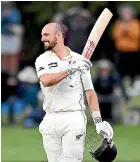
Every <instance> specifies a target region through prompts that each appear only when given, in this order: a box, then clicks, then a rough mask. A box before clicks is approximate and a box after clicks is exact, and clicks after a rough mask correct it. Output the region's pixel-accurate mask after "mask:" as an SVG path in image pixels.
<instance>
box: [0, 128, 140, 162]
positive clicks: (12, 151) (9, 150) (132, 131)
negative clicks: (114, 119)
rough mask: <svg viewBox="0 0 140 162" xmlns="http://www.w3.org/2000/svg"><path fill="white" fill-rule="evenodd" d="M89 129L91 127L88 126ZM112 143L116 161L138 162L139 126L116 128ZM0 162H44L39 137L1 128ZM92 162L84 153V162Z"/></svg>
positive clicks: (30, 132)
mask: <svg viewBox="0 0 140 162" xmlns="http://www.w3.org/2000/svg"><path fill="white" fill-rule="evenodd" d="M89 127H91V126H89ZM114 131H115V135H114V141H115V143H116V145H117V147H118V156H117V160H116V161H127V162H134V161H140V126H131V127H130V126H116V127H115V128H114ZM1 135H2V162H4V161H5V162H8V161H9V162H10V161H13V162H20V161H26V162H29V161H32V162H33V161H36V162H41V161H45V159H46V156H45V153H44V150H43V146H42V139H41V135H40V133H39V132H38V128H36V129H24V128H22V127H17V126H13V127H2V133H1ZM90 161H91V162H92V161H93V160H92V158H91V157H90V155H89V153H88V151H87V150H86V151H85V160H84V162H90Z"/></svg>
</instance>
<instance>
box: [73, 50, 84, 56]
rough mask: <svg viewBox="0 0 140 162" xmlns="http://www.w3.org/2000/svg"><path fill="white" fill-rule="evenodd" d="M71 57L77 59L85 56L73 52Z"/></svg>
mask: <svg viewBox="0 0 140 162" xmlns="http://www.w3.org/2000/svg"><path fill="white" fill-rule="evenodd" d="M71 55H72V56H73V57H75V58H83V56H82V55H81V54H79V53H77V52H75V51H71Z"/></svg>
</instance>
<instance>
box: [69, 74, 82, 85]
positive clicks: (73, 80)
mask: <svg viewBox="0 0 140 162" xmlns="http://www.w3.org/2000/svg"><path fill="white" fill-rule="evenodd" d="M79 75H80V72H79V71H77V72H76V73H75V75H74V76H73V77H72V81H71V83H70V87H74V86H75V83H76V79H77V78H78V76H79Z"/></svg>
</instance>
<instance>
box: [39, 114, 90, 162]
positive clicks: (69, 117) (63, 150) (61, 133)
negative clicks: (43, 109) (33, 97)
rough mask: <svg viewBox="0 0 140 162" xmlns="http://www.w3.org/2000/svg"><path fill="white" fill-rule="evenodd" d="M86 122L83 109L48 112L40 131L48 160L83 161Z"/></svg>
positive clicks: (57, 161)
mask: <svg viewBox="0 0 140 162" xmlns="http://www.w3.org/2000/svg"><path fill="white" fill-rule="evenodd" d="M86 124H87V119H86V116H85V113H84V112H83V111H74V112H58V113H50V114H46V115H45V117H44V119H43V121H42V122H41V123H40V126H39V131H40V133H41V134H42V138H43V146H44V149H45V152H46V154H47V159H48V162H82V160H83V154H84V145H85V136H86Z"/></svg>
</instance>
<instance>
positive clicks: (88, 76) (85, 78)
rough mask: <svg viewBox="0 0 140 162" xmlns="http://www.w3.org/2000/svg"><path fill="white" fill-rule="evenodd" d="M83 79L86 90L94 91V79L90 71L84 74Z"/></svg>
mask: <svg viewBox="0 0 140 162" xmlns="http://www.w3.org/2000/svg"><path fill="white" fill-rule="evenodd" d="M81 79H82V83H83V88H84V90H90V89H94V87H93V83H92V79H91V74H90V70H88V71H87V73H86V74H82V75H81Z"/></svg>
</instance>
